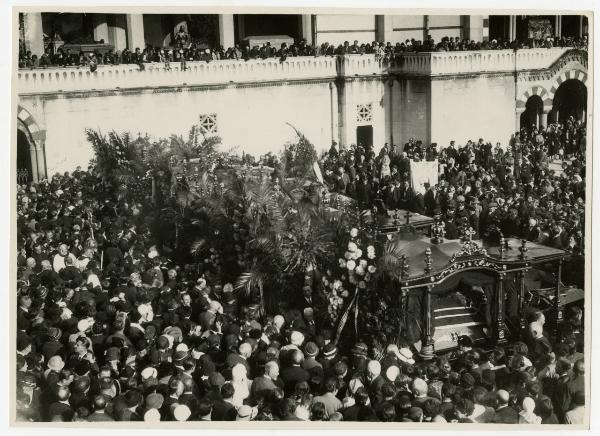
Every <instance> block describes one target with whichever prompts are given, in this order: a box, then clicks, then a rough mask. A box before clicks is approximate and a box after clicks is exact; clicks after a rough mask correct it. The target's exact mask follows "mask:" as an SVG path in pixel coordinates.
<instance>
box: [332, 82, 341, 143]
mask: <svg viewBox="0 0 600 436" xmlns="http://www.w3.org/2000/svg"><path fill="white" fill-rule="evenodd" d="M329 93H330V99H331V142H333V141H335V142H337V143H339V142H340V138H339V135H338V133H339V130H338V129H339V127H338V121H339V116H340V115H339V109H338V91H337V86H335V83H334V82H330V83H329Z"/></svg>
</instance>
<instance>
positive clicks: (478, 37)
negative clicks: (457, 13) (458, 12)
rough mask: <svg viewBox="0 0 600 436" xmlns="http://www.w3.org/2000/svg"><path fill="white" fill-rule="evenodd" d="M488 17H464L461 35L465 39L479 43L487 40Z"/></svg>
mask: <svg viewBox="0 0 600 436" xmlns="http://www.w3.org/2000/svg"><path fill="white" fill-rule="evenodd" d="M489 30H490V29H489V15H465V16H464V21H463V34H464V35H465V38H466V39H469V40H472V41H475V42H481V41H487V40H488V39H489V36H490V34H489Z"/></svg>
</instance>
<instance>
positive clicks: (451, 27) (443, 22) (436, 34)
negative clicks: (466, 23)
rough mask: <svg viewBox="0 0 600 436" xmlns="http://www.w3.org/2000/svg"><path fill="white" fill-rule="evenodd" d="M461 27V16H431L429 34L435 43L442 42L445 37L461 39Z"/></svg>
mask: <svg viewBox="0 0 600 436" xmlns="http://www.w3.org/2000/svg"><path fill="white" fill-rule="evenodd" d="M461 25H462V22H461V16H460V15H430V16H429V34H430V35H431V37H432V38H433V39H434V41H435V42H440V41H441V40H442V38H444V37H445V36H448V37H451V36H452V37H455V38H456V37H460V36H461Z"/></svg>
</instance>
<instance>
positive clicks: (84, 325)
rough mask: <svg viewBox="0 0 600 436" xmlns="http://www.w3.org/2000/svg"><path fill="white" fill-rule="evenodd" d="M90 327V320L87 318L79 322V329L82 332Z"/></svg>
mask: <svg viewBox="0 0 600 436" xmlns="http://www.w3.org/2000/svg"><path fill="white" fill-rule="evenodd" d="M90 327H91V325H90V322H89V321H88V320H87V319H82V320H80V321H79V322H78V323H77V330H79V331H80V332H81V333H83V332H85V331H87V330H88V329H89V328H90Z"/></svg>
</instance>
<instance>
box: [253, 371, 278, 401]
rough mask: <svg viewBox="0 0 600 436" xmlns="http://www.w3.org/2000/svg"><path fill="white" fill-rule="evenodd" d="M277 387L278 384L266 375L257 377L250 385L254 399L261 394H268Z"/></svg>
mask: <svg viewBox="0 0 600 436" xmlns="http://www.w3.org/2000/svg"><path fill="white" fill-rule="evenodd" d="M275 389H277V385H276V384H275V383H274V382H273V380H271V379H270V378H268V377H266V376H261V377H256V378H255V379H254V381H253V382H252V386H251V387H250V395H251V396H252V398H253V399H256V398H258V397H260V396H261V395H265V394H268V393H269V392H273V391H274V390H275Z"/></svg>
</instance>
